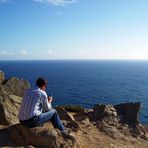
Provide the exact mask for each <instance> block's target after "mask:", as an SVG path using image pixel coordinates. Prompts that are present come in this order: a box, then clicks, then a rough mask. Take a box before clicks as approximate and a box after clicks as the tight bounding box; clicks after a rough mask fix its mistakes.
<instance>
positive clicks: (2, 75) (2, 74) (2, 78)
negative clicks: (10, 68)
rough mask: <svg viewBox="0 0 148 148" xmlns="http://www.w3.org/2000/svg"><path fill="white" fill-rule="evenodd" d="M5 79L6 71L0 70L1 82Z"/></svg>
mask: <svg viewBox="0 0 148 148" xmlns="http://www.w3.org/2000/svg"><path fill="white" fill-rule="evenodd" d="M4 80H5V77H4V73H3V72H2V71H1V70H0V84H1V83H2V82H3V81H4Z"/></svg>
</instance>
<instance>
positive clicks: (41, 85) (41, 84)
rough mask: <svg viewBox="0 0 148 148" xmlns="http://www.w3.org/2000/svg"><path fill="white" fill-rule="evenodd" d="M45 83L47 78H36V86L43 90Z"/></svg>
mask: <svg viewBox="0 0 148 148" xmlns="http://www.w3.org/2000/svg"><path fill="white" fill-rule="evenodd" d="M46 85H47V80H46V79H45V78H38V79H37V80H36V86H37V87H39V88H40V89H42V90H45V88H46Z"/></svg>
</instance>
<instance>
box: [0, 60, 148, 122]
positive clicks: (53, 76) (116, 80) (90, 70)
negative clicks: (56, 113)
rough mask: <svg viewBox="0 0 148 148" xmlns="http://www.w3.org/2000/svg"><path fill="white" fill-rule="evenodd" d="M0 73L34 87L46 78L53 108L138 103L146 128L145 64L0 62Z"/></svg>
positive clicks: (147, 85)
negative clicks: (39, 78) (66, 105)
mask: <svg viewBox="0 0 148 148" xmlns="http://www.w3.org/2000/svg"><path fill="white" fill-rule="evenodd" d="M0 69H1V70H2V71H3V72H4V73H5V78H10V77H12V76H16V77H18V78H22V79H27V80H28V81H29V83H30V84H31V85H32V86H33V87H34V86H35V81H36V79H37V78H38V77H40V76H42V77H45V78H47V79H48V87H47V94H52V95H53V97H54V101H53V106H55V105H64V104H74V105H81V106H83V107H86V108H92V107H93V105H94V104H97V103H104V104H108V103H111V104H118V103H123V102H135V101H141V103H142V107H141V112H140V121H141V122H142V123H143V124H148V61H109V60H108V61H103V60H102V61H99V60H98V61H97V60H96V61H95V60H92V61H91V60H51V61H0Z"/></svg>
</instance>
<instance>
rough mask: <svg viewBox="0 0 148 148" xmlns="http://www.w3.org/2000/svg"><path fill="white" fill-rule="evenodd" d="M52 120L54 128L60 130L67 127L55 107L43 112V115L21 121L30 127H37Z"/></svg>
mask: <svg viewBox="0 0 148 148" xmlns="http://www.w3.org/2000/svg"><path fill="white" fill-rule="evenodd" d="M49 121H51V122H52V125H53V126H54V128H57V129H59V130H60V131H64V130H65V128H64V126H63V124H62V122H61V120H60V118H59V115H58V113H57V111H56V110H55V109H53V108H52V109H50V110H49V111H48V112H45V113H41V115H39V116H36V117H33V118H31V119H29V120H25V121H20V122H21V123H22V124H23V125H26V126H28V127H30V128H31V127H35V126H40V125H42V124H43V123H45V122H49Z"/></svg>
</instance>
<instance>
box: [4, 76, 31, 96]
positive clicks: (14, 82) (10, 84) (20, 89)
mask: <svg viewBox="0 0 148 148" xmlns="http://www.w3.org/2000/svg"><path fill="white" fill-rule="evenodd" d="M29 87H30V84H29V83H28V81H26V80H23V79H21V80H20V79H18V78H16V77H11V78H10V79H8V80H7V81H6V82H5V84H4V89H5V91H6V92H7V93H8V94H13V95H16V96H20V97H23V94H24V90H25V89H27V88H29Z"/></svg>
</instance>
